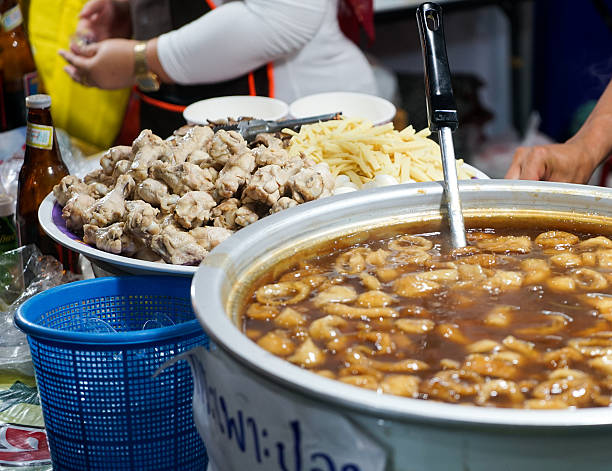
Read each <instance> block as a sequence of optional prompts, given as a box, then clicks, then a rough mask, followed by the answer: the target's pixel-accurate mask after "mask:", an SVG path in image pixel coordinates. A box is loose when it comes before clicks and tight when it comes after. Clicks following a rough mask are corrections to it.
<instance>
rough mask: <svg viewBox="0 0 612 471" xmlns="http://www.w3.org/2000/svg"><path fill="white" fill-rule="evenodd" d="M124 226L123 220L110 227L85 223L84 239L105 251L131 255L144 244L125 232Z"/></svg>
mask: <svg viewBox="0 0 612 471" xmlns="http://www.w3.org/2000/svg"><path fill="white" fill-rule="evenodd" d="M124 226H125V223H123V222H116V223H114V224H111V225H110V226H108V227H98V226H96V225H94V224H85V225H84V226H83V241H84V242H85V243H86V244H93V245H95V246H96V247H97V248H99V249H100V250H104V251H105V252H110V253H114V254H122V255H128V256H131V255H133V254H135V253H136V252H137V251H138V250H139V249H141V248H142V245H140V244H139V243H138V241H136V240H134V239H133V238H132V237H131V236H130V235H128V234H126V233H125V232H124V230H123V229H124Z"/></svg>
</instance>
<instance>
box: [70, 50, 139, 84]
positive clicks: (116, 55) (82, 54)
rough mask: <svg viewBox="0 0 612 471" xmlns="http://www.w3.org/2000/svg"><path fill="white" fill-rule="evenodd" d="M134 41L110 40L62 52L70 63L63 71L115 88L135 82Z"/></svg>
mask: <svg viewBox="0 0 612 471" xmlns="http://www.w3.org/2000/svg"><path fill="white" fill-rule="evenodd" d="M134 44H135V41H132V40H129V39H107V40H105V41H101V42H99V43H93V44H89V45H85V46H81V47H79V48H78V49H76V48H73V49H72V50H70V51H66V50H60V51H59V54H60V56H62V57H63V58H64V59H66V61H67V62H68V65H66V66H65V67H64V71H65V72H66V73H67V74H68V75H70V77H71V78H72V80H74V81H75V82H78V83H80V84H82V85H85V86H89V87H98V88H103V89H107V90H114V89H118V88H126V87H130V86H132V85H133V84H134Z"/></svg>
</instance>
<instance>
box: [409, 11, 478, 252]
mask: <svg viewBox="0 0 612 471" xmlns="http://www.w3.org/2000/svg"><path fill="white" fill-rule="evenodd" d="M416 16H417V24H418V26H419V36H420V38H421V49H422V51H423V63H424V66H425V91H426V95H427V119H428V121H429V129H430V130H431V131H432V132H434V131H438V137H439V140H440V148H441V149H442V168H443V169H444V192H445V194H446V201H447V205H448V217H449V222H450V230H451V242H452V244H453V247H455V248H459V247H465V246H466V240H465V224H464V222H463V213H462V211H461V199H460V197H459V187H458V185H457V167H456V165H457V164H456V161H455V148H454V146H453V136H452V131H454V130H455V129H457V126H458V124H459V120H458V119H457V105H456V104H455V98H454V97H453V87H452V85H451V79H450V69H449V67H448V58H447V56H446V41H445V39H444V27H443V25H442V8H441V7H440V5H438V4H436V3H423V4H422V5H420V6H419V7H418V8H417V11H416Z"/></svg>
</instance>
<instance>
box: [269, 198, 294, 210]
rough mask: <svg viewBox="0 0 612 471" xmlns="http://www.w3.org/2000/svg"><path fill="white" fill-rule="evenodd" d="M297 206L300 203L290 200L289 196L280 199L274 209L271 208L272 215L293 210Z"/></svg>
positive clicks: (273, 206)
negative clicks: (285, 210)
mask: <svg viewBox="0 0 612 471" xmlns="http://www.w3.org/2000/svg"><path fill="white" fill-rule="evenodd" d="M297 205H298V202H297V201H295V200H294V199H292V198H288V197H287V196H283V197H282V198H279V200H278V201H277V202H276V203H274V204H273V205H272V207H271V208H270V214H274V213H278V212H279V211H282V210H283V209H289V208H293V207H294V206H297Z"/></svg>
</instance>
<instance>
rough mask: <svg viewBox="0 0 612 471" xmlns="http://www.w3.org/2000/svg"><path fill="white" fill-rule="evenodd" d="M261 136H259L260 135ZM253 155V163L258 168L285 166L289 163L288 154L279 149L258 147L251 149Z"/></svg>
mask: <svg viewBox="0 0 612 471" xmlns="http://www.w3.org/2000/svg"><path fill="white" fill-rule="evenodd" d="M260 136H261V134H260ZM253 155H255V163H256V164H257V165H258V166H259V167H263V166H264V165H273V164H274V165H280V166H281V167H282V166H283V165H286V164H287V162H289V154H287V151H286V150H285V149H281V148H280V147H279V148H268V147H265V146H258V147H255V149H253Z"/></svg>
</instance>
